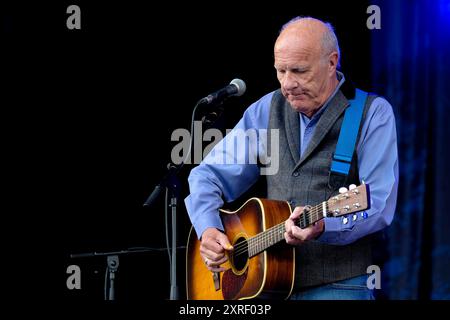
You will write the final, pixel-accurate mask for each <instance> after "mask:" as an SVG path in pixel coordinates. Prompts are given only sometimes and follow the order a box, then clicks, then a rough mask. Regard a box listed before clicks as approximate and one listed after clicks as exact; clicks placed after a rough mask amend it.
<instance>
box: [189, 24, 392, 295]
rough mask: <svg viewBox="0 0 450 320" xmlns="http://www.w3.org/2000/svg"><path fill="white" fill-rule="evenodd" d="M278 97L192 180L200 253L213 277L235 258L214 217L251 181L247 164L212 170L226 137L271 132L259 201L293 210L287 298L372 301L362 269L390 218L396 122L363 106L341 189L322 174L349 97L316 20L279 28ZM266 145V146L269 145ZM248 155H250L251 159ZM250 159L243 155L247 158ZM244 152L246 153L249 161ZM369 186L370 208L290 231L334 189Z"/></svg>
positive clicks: (329, 40)
mask: <svg viewBox="0 0 450 320" xmlns="http://www.w3.org/2000/svg"><path fill="white" fill-rule="evenodd" d="M274 56H275V69H276V72H277V78H278V80H279V82H280V86H281V88H280V89H281V90H277V91H274V92H271V93H269V94H267V95H266V96H264V97H262V98H261V99H260V100H258V101H257V102H255V103H254V104H252V105H251V106H250V107H249V108H248V109H247V110H246V112H245V113H244V115H243V117H242V119H241V120H240V121H239V123H238V124H237V125H236V127H235V128H234V130H233V131H232V132H231V133H230V134H228V135H227V137H225V139H223V140H222V142H220V143H219V144H218V145H217V146H216V147H215V149H214V152H211V153H210V154H209V155H208V156H207V158H206V159H205V160H204V161H203V162H202V163H201V164H200V165H199V166H198V167H196V168H195V169H193V170H192V171H191V174H190V177H189V185H190V192H191V193H190V195H189V196H188V197H187V198H186V200H185V203H186V206H187V210H188V212H189V215H190V219H191V221H192V223H193V225H194V228H195V230H196V232H197V235H198V237H199V239H201V247H200V253H201V255H202V257H203V258H204V260H205V263H206V264H207V266H208V268H209V269H210V270H211V271H222V270H223V269H222V268H221V267H220V265H221V264H222V263H224V262H225V261H226V259H227V257H226V255H225V251H226V250H233V247H232V246H231V244H230V241H229V239H228V238H227V237H226V235H225V234H224V233H223V232H221V231H222V230H223V226H222V223H221V221H220V217H219V214H218V209H219V208H220V207H221V206H222V205H223V200H222V198H223V199H224V200H225V201H227V202H229V201H233V200H235V199H236V198H238V197H239V196H240V195H241V194H242V193H243V192H245V191H246V190H248V188H249V187H250V186H251V185H252V184H253V183H254V182H255V181H256V180H257V179H258V177H259V174H260V170H259V167H258V165H256V164H252V163H241V162H239V163H233V162H230V161H225V163H226V164H214V163H217V162H214V161H211V158H217V157H225V158H226V157H229V156H230V154H232V153H230V152H229V150H227V149H226V148H227V140H228V141H230V139H229V138H228V137H231V136H232V135H233V132H235V131H236V130H239V129H242V130H249V129H255V130H261V129H269V130H274V129H275V130H279V132H280V133H279V140H278V141H277V143H278V144H279V145H278V146H279V153H278V160H279V170H278V171H277V172H276V173H275V174H271V175H267V176H266V181H267V197H268V198H269V199H280V200H286V201H289V202H290V204H291V206H293V207H295V210H294V211H293V213H292V215H291V216H290V218H289V219H288V220H287V221H286V223H285V225H286V232H285V239H286V242H287V243H288V244H291V245H294V246H296V251H297V252H296V257H297V261H296V275H295V285H294V291H293V294H292V296H291V297H292V298H293V299H371V298H373V295H372V292H371V291H370V290H369V289H368V288H367V286H366V280H367V273H366V272H367V267H369V266H370V265H371V264H372V263H373V261H372V258H371V248H372V242H373V236H374V235H375V234H376V233H377V232H378V231H380V230H382V229H383V228H385V227H386V226H388V225H389V224H390V223H391V221H392V219H393V215H394V210H395V205H396V197H397V184H398V163H397V142H396V128H395V119H394V115H393V112H392V108H391V106H390V105H389V103H388V102H387V101H386V100H385V99H383V98H381V97H377V96H375V95H369V96H368V98H367V99H366V101H365V104H364V112H363V116H362V120H361V126H360V128H359V132H358V140H357V143H356V146H355V152H354V155H353V158H352V162H351V167H350V171H349V173H348V175H347V177H346V179H345V180H342V179H340V177H337V176H335V175H333V174H331V173H330V166H331V161H332V157H333V153H334V152H335V148H336V144H337V141H338V138H339V133H340V129H341V126H342V123H343V118H344V114H345V111H346V108H347V107H348V105H349V102H348V101H349V100H350V99H352V98H353V97H354V95H355V89H354V88H353V87H352V86H351V84H350V83H349V82H346V81H345V77H344V75H343V74H342V73H341V72H339V71H337V67H338V65H339V59H340V51H339V46H338V41H337V39H336V36H335V34H334V31H333V29H332V27H331V25H329V24H327V23H324V22H322V21H320V20H317V19H314V18H310V17H307V18H295V19H293V20H291V21H290V22H288V23H287V24H286V25H285V26H283V28H282V31H281V33H280V35H279V37H278V39H277V40H276V43H275V47H274ZM272 142H273V141H272ZM250 151H252V150H250ZM246 152H248V151H246ZM250 153H251V152H250ZM360 181H364V182H365V183H367V184H369V185H370V188H371V199H372V202H371V208H370V209H369V210H367V211H365V212H364V213H363V214H358V215H352V216H351V217H339V218H338V217H335V218H324V219H322V220H320V221H319V222H318V223H316V224H314V225H311V226H309V227H307V228H305V229H301V228H299V227H297V226H295V225H294V221H295V219H296V218H297V217H298V216H299V215H300V213H301V212H302V211H303V207H304V206H305V205H315V204H317V203H320V202H322V201H325V200H327V199H328V198H329V197H331V196H332V195H334V194H336V193H338V191H337V190H338V189H339V187H343V185H337V184H339V183H344V182H345V183H348V184H350V183H354V184H360Z"/></svg>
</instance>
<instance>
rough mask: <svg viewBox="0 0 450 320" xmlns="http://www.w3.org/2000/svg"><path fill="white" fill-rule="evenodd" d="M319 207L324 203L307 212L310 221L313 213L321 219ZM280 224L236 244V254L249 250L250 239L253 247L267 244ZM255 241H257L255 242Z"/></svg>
mask: <svg viewBox="0 0 450 320" xmlns="http://www.w3.org/2000/svg"><path fill="white" fill-rule="evenodd" d="M319 207H322V204H319V205H317V206H314V207H313V208H312V209H311V210H309V211H308V212H307V213H306V216H307V219H308V220H309V221H311V217H312V215H313V214H314V215H315V217H316V219H315V220H316V221H318V220H319V219H317V218H318V213H319V212H320V211H322V209H321V208H319ZM280 226H281V224H280V225H276V226H272V227H270V228H269V229H267V230H266V231H264V232H263V233H260V234H258V235H256V236H254V237H251V238H249V239H247V240H246V241H242V242H240V243H239V244H238V245H236V246H235V250H234V251H233V252H234V256H238V255H240V254H242V253H245V252H247V251H249V250H248V247H249V245H248V243H249V242H250V241H252V243H251V244H250V245H251V246H253V247H256V246H258V245H260V244H265V242H267V241H268V240H269V238H270V237H272V236H273V231H274V230H275V229H276V228H279V227H280ZM283 227H284V225H283ZM277 233H278V232H277ZM277 233H275V234H277ZM255 241H256V243H255ZM236 248H237V249H236Z"/></svg>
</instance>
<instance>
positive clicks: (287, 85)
mask: <svg viewBox="0 0 450 320" xmlns="http://www.w3.org/2000/svg"><path fill="white" fill-rule="evenodd" d="M282 84H283V88H284V89H285V90H292V89H295V88H297V87H298V82H297V80H296V79H295V77H294V76H293V74H292V73H291V72H286V73H285V75H284V78H283V83H282Z"/></svg>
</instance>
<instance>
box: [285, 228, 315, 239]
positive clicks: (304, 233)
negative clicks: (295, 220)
mask: <svg viewBox="0 0 450 320" xmlns="http://www.w3.org/2000/svg"><path fill="white" fill-rule="evenodd" d="M309 233H311V228H310V227H308V228H306V229H301V228H299V227H297V226H292V227H291V232H290V234H291V236H292V237H294V238H295V239H298V240H301V241H305V240H306V239H307V237H308V234H309Z"/></svg>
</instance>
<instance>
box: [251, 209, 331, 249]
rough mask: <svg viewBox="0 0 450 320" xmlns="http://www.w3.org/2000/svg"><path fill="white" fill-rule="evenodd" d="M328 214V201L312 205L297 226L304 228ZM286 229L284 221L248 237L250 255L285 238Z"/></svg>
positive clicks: (299, 219) (301, 216)
mask: <svg viewBox="0 0 450 320" xmlns="http://www.w3.org/2000/svg"><path fill="white" fill-rule="evenodd" d="M327 214H328V203H327V201H324V202H322V203H320V204H318V205H316V206H313V207H311V208H310V210H308V211H307V212H303V213H301V214H300V216H299V218H298V220H297V226H299V227H300V228H302V229H304V228H306V227H308V226H309V225H311V224H313V223H315V222H317V221H319V220H321V219H323V218H324V217H326V216H327ZM285 231H286V229H285V225H284V222H282V223H280V224H277V225H275V226H273V227H271V228H269V229H267V230H266V231H264V232H261V233H259V234H257V235H256V236H254V237H252V238H250V239H248V240H247V242H248V253H249V257H253V256H256V255H257V254H259V253H261V252H263V251H264V250H267V249H268V248H270V247H271V246H273V245H275V244H277V243H278V242H281V241H282V240H284V232H285Z"/></svg>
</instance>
